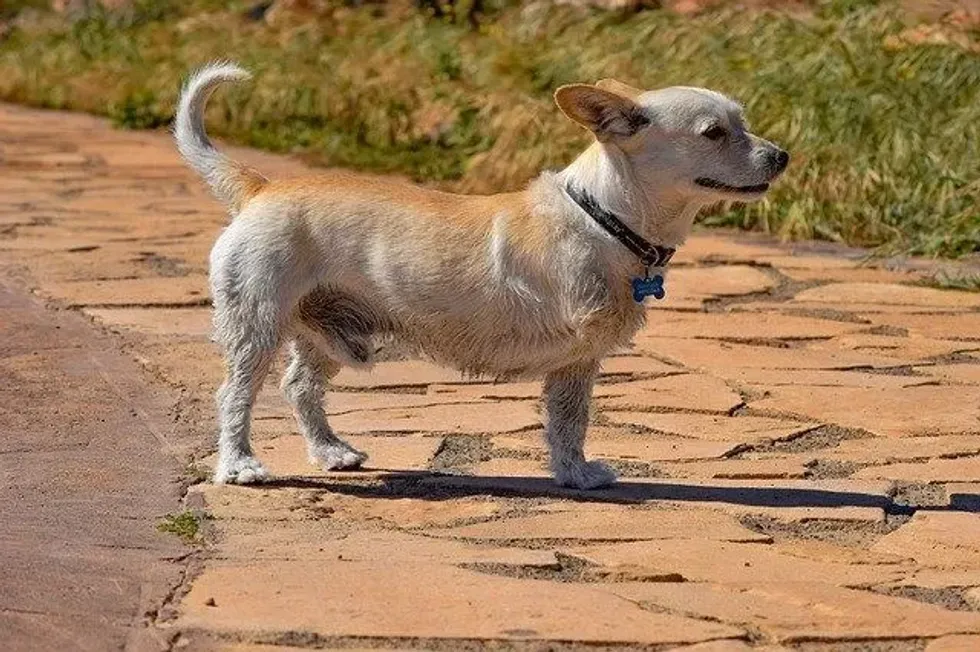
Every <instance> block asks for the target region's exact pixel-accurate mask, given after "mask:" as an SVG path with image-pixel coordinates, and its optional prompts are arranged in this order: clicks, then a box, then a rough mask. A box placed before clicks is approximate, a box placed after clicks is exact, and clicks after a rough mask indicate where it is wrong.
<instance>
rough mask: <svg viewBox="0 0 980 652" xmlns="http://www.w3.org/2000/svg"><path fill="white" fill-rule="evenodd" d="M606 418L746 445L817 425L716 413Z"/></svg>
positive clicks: (624, 414) (610, 415) (611, 415)
mask: <svg viewBox="0 0 980 652" xmlns="http://www.w3.org/2000/svg"><path fill="white" fill-rule="evenodd" d="M605 416H606V418H607V419H608V420H609V421H611V422H613V423H621V424H632V425H637V426H642V427H644V428H651V429H653V430H656V431H659V432H666V433H670V434H674V435H679V436H681V437H689V438H695V439H703V440H708V441H712V440H714V441H725V442H737V443H746V444H750V443H759V442H768V441H773V440H777V439H786V438H789V437H792V436H793V435H797V434H799V433H802V432H805V431H807V430H809V429H811V428H813V427H814V426H816V425H817V423H816V422H809V423H807V422H800V421H790V420H788V419H773V418H770V417H754V416H735V417H729V416H720V415H716V414H691V413H656V412H613V411H609V412H606V413H605Z"/></svg>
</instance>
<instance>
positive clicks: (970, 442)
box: [824, 435, 980, 464]
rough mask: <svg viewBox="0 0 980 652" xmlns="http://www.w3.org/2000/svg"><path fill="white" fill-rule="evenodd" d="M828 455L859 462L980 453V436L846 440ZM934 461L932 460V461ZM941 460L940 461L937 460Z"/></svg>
mask: <svg viewBox="0 0 980 652" xmlns="http://www.w3.org/2000/svg"><path fill="white" fill-rule="evenodd" d="M824 455H825V456H826V457H829V458H831V459H837V460H846V461H849V462H856V463H859V464H883V463H889V462H910V461H921V460H923V458H934V457H961V456H973V455H980V435H936V436H932V437H887V438H886V437H874V438H864V439H845V440H843V441H841V442H840V443H839V444H837V445H836V446H835V447H834V448H833V449H831V450H829V451H826V452H825V453H824ZM930 461H933V460H930ZM935 461H938V460H935Z"/></svg>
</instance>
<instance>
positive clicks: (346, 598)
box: [177, 560, 742, 644]
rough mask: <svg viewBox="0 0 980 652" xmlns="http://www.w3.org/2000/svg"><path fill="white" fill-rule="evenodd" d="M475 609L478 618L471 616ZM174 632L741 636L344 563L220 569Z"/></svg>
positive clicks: (524, 591)
mask: <svg viewBox="0 0 980 652" xmlns="http://www.w3.org/2000/svg"><path fill="white" fill-rule="evenodd" d="M445 587H452V591H446V590H444V588H445ZM209 602H213V603H214V606H209V605H208V603H209ZM420 605H425V608H424V609H420V608H419V606H420ZM474 607H477V608H478V609H479V617H478V618H473V617H472V615H473V609H474ZM177 625H178V626H182V627H207V628H208V629H211V630H219V631H227V632H242V631H244V632H249V631H251V632H257V631H262V632H276V631H280V632H282V631H309V632H315V633H317V634H320V635H321V636H386V637H425V638H487V639H512V640H536V639H559V640H565V641H591V642H610V643H615V642H640V643H651V644H654V643H693V642H699V641H704V640H711V639H716V638H726V637H727V638H731V637H738V636H741V635H742V632H741V630H740V629H738V628H736V627H731V626H728V625H722V624H717V623H708V622H704V621H701V620H695V619H692V618H685V617H683V616H674V615H669V614H660V613H653V612H650V611H647V610H644V609H641V608H640V607H638V606H637V605H636V604H634V603H632V602H631V601H629V600H624V599H621V598H617V596H616V595H615V594H613V593H611V592H609V591H606V590H603V588H600V587H597V586H595V585H575V584H559V583H551V582H540V581H534V580H521V579H513V578H509V577H499V576H493V575H487V574H482V573H476V572H472V571H467V570H462V569H459V568H453V567H451V566H445V565H439V564H422V563H416V564H407V563H403V564H392V563H387V562H379V561H374V562H353V561H352V562H347V561H339V560H335V561H332V562H328V561H324V562H294V561H288V562H277V563H262V564H258V565H243V564H241V563H232V562H218V563H215V564H213V565H212V566H211V567H210V568H208V569H207V570H205V572H204V573H203V574H202V575H200V576H199V577H198V578H197V580H196V581H195V582H194V585H193V586H192V588H191V591H190V593H189V594H188V595H187V597H186V598H185V600H184V612H183V615H182V616H181V618H180V619H179V620H178V621H177Z"/></svg>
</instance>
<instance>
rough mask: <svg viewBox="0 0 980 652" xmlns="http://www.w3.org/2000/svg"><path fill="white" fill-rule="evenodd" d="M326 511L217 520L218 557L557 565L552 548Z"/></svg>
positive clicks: (255, 560)
mask: <svg viewBox="0 0 980 652" xmlns="http://www.w3.org/2000/svg"><path fill="white" fill-rule="evenodd" d="M330 519H331V517H330V516H327V517H324V519H322V520H320V521H317V522H313V523H302V524H300V523H294V522H289V523H280V522H274V521H268V522H261V523H256V522H246V521H222V522H221V523H220V524H218V528H219V532H220V535H221V537H222V541H223V542H224V544H223V546H222V548H221V551H220V553H219V555H218V556H219V557H221V558H223V559H228V560H231V561H238V562H241V563H245V564H253V565H258V564H260V563H262V562H263V561H265V560H272V561H275V560H279V561H308V562H336V561H344V562H363V563H368V562H372V561H379V560H382V561H384V562H385V563H399V564H401V563H405V564H445V565H451V566H458V565H462V564H501V565H504V566H511V567H514V568H517V567H525V568H549V567H554V566H555V565H556V559H555V553H554V551H553V550H545V549H542V550H532V549H528V548H517V547H505V546H494V545H486V544H473V543H467V542H465V541H454V540H452V539H448V538H442V539H440V538H433V537H429V536H423V535H418V534H409V533H406V532H398V531H396V530H378V529H375V530H363V529H362V530H352V529H351V528H350V527H343V526H339V525H336V524H334V523H333V522H332V521H331V520H330Z"/></svg>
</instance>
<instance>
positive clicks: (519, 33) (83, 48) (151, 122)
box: [0, 0, 980, 257]
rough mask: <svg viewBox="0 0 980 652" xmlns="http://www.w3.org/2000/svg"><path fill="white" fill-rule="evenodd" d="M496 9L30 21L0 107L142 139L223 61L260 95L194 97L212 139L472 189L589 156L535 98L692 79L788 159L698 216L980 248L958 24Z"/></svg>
mask: <svg viewBox="0 0 980 652" xmlns="http://www.w3.org/2000/svg"><path fill="white" fill-rule="evenodd" d="M498 1H499V2H500V4H497V5H490V4H488V3H486V2H484V3H483V10H484V13H483V14H482V16H481V17H480V19H479V25H478V27H476V28H474V27H472V26H471V24H470V21H468V20H461V19H460V20H449V19H437V18H433V17H432V16H431V15H427V14H425V13H423V12H421V11H419V10H418V9H416V8H415V6H414V5H412V4H406V3H404V2H400V1H398V0H393V1H392V2H388V3H385V4H374V5H370V4H369V5H366V6H361V7H351V6H346V5H344V4H343V3H341V2H339V1H338V2H337V3H336V4H333V5H331V7H330V10H329V11H327V12H325V13H324V14H323V15H321V16H319V17H318V18H316V19H314V18H310V17H295V18H294V19H290V17H289V16H282V17H279V18H278V19H277V21H275V22H274V23H272V24H268V23H266V22H263V21H253V20H250V19H248V18H246V16H245V14H246V9H247V8H248V7H249V6H251V5H252V4H254V3H243V2H222V1H220V0H181V1H178V0H159V1H153V2H151V1H149V0H141V1H140V2H137V3H136V4H135V5H134V6H133V7H131V8H129V9H127V10H125V11H121V12H117V13H106V12H94V13H93V14H91V15H90V16H89V17H88V18H85V19H83V20H78V21H76V22H74V23H69V22H68V21H65V20H64V19H61V18H55V17H45V16H41V17H39V18H36V19H34V20H32V21H22V22H23V24H22V26H21V27H19V28H17V29H14V30H13V31H12V32H11V33H10V34H9V35H8V37H7V38H6V39H5V40H3V41H0V98H3V99H6V100H12V101H17V102H23V103H28V104H34V105H39V106H48V107H57V108H71V109H79V110H84V111H90V112H94V113H99V114H103V115H107V116H109V117H110V118H112V120H113V121H114V122H115V123H116V124H118V125H120V126H122V127H128V128H153V127H159V126H162V125H164V124H166V123H167V122H168V121H169V120H170V118H171V114H172V109H173V105H174V101H175V99H176V95H177V91H178V88H179V84H180V81H181V79H182V78H183V77H184V76H185V75H186V73H187V72H188V71H189V70H190V69H191V68H194V67H195V66H198V65H200V64H201V63H203V62H205V61H208V60H210V59H213V58H218V57H221V58H230V59H234V60H236V61H239V62H241V63H242V64H244V65H245V66H247V67H248V68H250V69H251V70H253V71H254V72H255V73H256V80H255V83H254V84H253V85H251V86H249V87H243V88H237V89H234V90H230V91H225V92H222V93H220V94H219V95H217V96H216V97H215V99H214V100H212V104H211V106H210V109H209V125H210V129H211V131H212V133H214V134H215V135H220V136H223V137H225V138H229V139H231V140H234V141H237V142H240V143H245V144H249V145H254V146H258V147H263V148H267V149H271V150H276V151H284V152H295V153H300V154H302V155H304V156H305V157H307V158H308V159H309V160H311V161H313V162H315V163H319V164H324V165H340V166H348V167H353V168H359V169H365V170H371V171H375V172H381V173H398V174H405V175H408V176H410V177H412V178H414V179H417V180H420V181H425V182H429V183H433V184H435V185H437V186H440V187H444V188H449V189H453V190H461V191H468V192H490V191H499V190H507V189H514V188H517V187H520V186H521V185H522V184H524V183H526V181H527V180H528V179H529V178H530V177H532V176H533V175H534V174H536V173H537V172H538V171H539V170H540V169H541V168H544V167H558V166H561V165H563V164H565V163H567V162H568V161H569V160H571V158H572V157H573V156H574V155H575V153H576V152H577V151H579V150H580V149H581V148H582V147H583V146H584V145H585V144H586V142H587V137H586V134H584V133H583V132H582V131H581V130H579V129H578V128H576V127H574V126H573V125H571V124H569V123H568V122H567V120H565V119H564V118H563V117H562V116H561V114H560V113H559V111H558V110H557V108H556V107H555V106H554V105H553V103H552V101H551V93H552V92H553V90H554V88H555V87H556V86H558V85H559V84H563V83H568V82H573V81H594V80H596V79H599V78H602V77H616V78H619V79H622V80H624V81H627V82H629V83H632V84H634V85H637V86H643V87H648V88H653V87H658V86H664V85H671V84H688V85H700V86H708V87H712V88H716V89H719V90H721V91H724V92H726V93H728V94H730V95H733V96H734V97H736V98H737V99H739V100H740V101H742V102H743V103H744V105H745V107H746V113H747V116H748V118H749V120H750V122H751V124H752V127H753V130H754V131H755V132H756V133H759V134H762V135H764V136H766V137H768V138H770V139H771V140H774V141H776V142H778V143H780V144H781V145H783V146H784V147H786V148H787V149H789V150H790V151H791V153H792V154H793V163H792V164H791V166H790V169H789V170H788V172H787V174H786V176H785V178H784V180H783V181H781V182H780V183H779V184H777V185H776V186H775V187H774V188H773V190H772V191H771V193H770V195H769V198H768V199H767V200H766V201H764V202H761V203H758V204H753V205H750V206H743V207H733V208H725V209H721V208H719V209H717V210H715V211H712V212H711V213H709V214H708V215H707V216H706V217H705V219H704V221H705V223H707V224H709V225H724V226H736V227H740V228H745V229H755V230H762V231H766V232H769V233H773V234H777V235H779V236H781V237H783V238H787V239H796V238H821V239H826V240H832V241H839V242H844V243H848V244H852V245H859V246H871V247H879V248H880V249H881V250H882V251H885V252H898V251H901V252H909V253H916V254H924V255H930V256H946V257H958V256H961V255H964V254H968V253H973V252H976V251H978V250H980V211H978V208H977V205H978V203H977V202H978V199H980V151H978V149H980V56H978V54H977V51H978V50H980V34H978V31H977V30H976V28H975V27H974V28H970V27H969V26H952V25H939V26H933V27H932V29H934V30H938V31H939V32H940V33H941V34H942V35H944V36H946V37H947V38H946V42H945V43H930V42H916V40H915V39H912V38H908V37H907V34H906V33H905V30H907V29H908V28H909V24H908V23H906V22H905V21H904V20H903V18H904V17H903V16H900V15H899V13H898V9H897V8H896V5H895V4H892V3H883V4H881V5H878V4H876V3H871V2H866V1H861V0H830V1H817V2H816V3H815V4H813V5H811V11H810V12H808V13H807V14H805V15H798V16H791V15H787V14H779V13H759V12H755V13H752V12H747V11H744V10H740V11H732V10H726V9H721V10H718V11H714V12H712V13H708V14H705V15H701V16H698V17H693V18H692V17H680V16H676V15H673V14H670V13H668V12H664V11H656V10H653V11H642V12H639V13H630V14H623V13H615V12H613V13H609V12H595V11H587V10H586V11H583V10H579V9H575V8H571V7H567V6H557V5H553V4H550V3H533V4H526V3H524V4H522V5H521V6H516V5H515V4H508V3H506V2H504V0H498ZM471 4H472V3H471ZM920 40H921V39H920ZM934 40H935V39H934Z"/></svg>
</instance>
